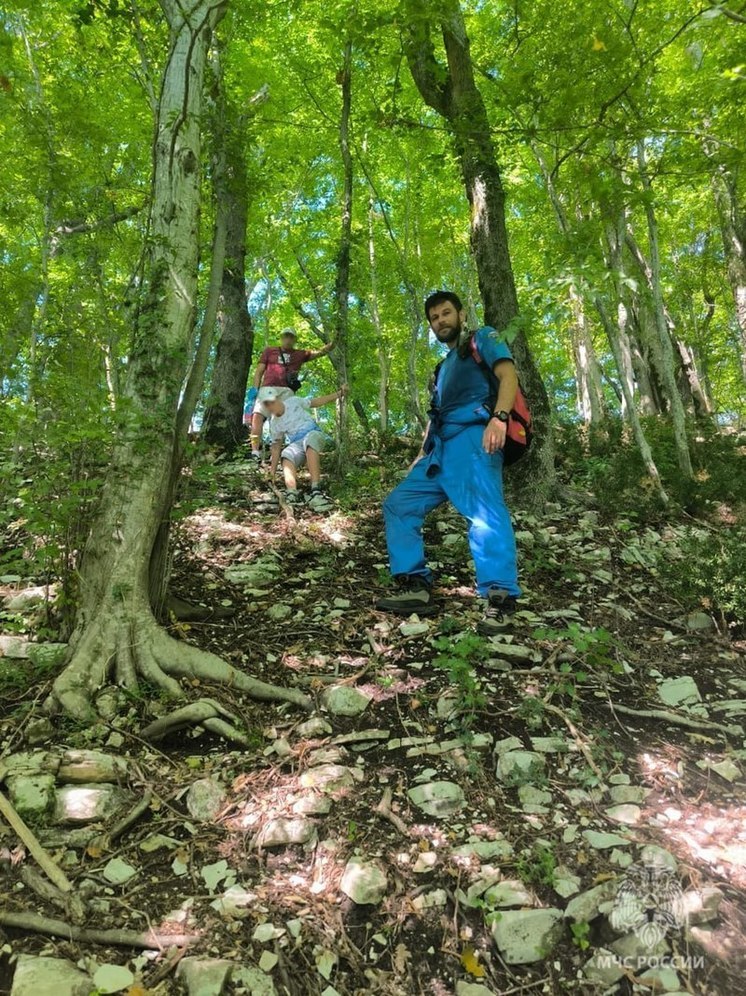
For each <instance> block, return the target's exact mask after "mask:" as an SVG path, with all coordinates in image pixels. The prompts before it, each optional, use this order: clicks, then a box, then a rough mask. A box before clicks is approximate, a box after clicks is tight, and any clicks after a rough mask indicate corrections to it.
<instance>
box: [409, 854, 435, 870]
mask: <svg viewBox="0 0 746 996" xmlns="http://www.w3.org/2000/svg"><path fill="white" fill-rule="evenodd" d="M437 863H438V855H437V853H436V852H435V851H420V853H419V854H418V855H417V860H416V861H415V863H414V866H413V868H412V871H413V872H414V874H415V875H423V874H425V873H426V872H429V871H432V870H433V868H434V867H435V866H436V865H437Z"/></svg>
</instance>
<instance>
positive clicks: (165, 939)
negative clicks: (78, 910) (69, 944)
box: [0, 911, 200, 951]
mask: <svg viewBox="0 0 746 996" xmlns="http://www.w3.org/2000/svg"><path fill="white" fill-rule="evenodd" d="M0 927H12V928H13V929H14V930H25V931H27V932H29V933H35V934H50V935H51V936H52V937H64V938H66V939H67V940H69V941H82V942H83V943H84V944H114V945H117V946H119V947H124V948H141V949H144V950H155V951H160V950H163V949H165V948H170V947H173V946H174V945H175V946H176V947H179V948H181V947H185V946H186V945H188V944H194V943H195V942H196V941H198V940H200V935H199V934H169V933H168V932H167V931H162V932H159V931H155V930H146V931H143V932H142V933H137V931H135V930H91V929H88V928H83V927H75V926H73V924H71V923H66V922H65V921H64V920H54V919H52V918H51V917H46V916H39V915H38V914H36V913H5V912H2V911H0Z"/></svg>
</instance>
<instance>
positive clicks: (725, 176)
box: [707, 144, 746, 382]
mask: <svg viewBox="0 0 746 996" xmlns="http://www.w3.org/2000/svg"><path fill="white" fill-rule="evenodd" d="M707 151H708V154H709V155H710V158H711V159H712V155H713V154H712V149H711V148H710V147H709V144H708V148H707ZM712 186H713V191H714V194H715V204H716V206H717V211H718V217H719V219H720V230H721V232H722V235H723V250H724V252H725V259H726V263H727V269H728V283H729V284H730V289H731V293H732V294H733V303H734V304H735V307H736V322H737V323H738V330H739V342H740V347H741V357H740V359H741V374H742V376H743V379H744V382H746V200H743V199H739V196H738V189H737V187H736V179H735V175H734V174H733V173H732V172H731V171H730V170H728V169H727V168H726V167H725V166H724V165H722V164H719V165H717V166H716V169H715V172H714V174H713V178H712Z"/></svg>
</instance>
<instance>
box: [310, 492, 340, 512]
mask: <svg viewBox="0 0 746 996" xmlns="http://www.w3.org/2000/svg"><path fill="white" fill-rule="evenodd" d="M306 504H307V505H308V507H309V508H310V509H311V511H312V512H328V511H329V510H330V509H331V508H333V507H334V503H333V501H332V500H331V498H330V497H329V495H328V494H327V493H326V492H325V491H322V489H321V488H311V493H310V495H309V496H308V497H307V498H306Z"/></svg>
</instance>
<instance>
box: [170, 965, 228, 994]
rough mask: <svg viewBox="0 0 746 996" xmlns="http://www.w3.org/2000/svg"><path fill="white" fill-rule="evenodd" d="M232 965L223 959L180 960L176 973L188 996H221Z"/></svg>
mask: <svg viewBox="0 0 746 996" xmlns="http://www.w3.org/2000/svg"><path fill="white" fill-rule="evenodd" d="M233 966H234V963H233V962H232V961H228V960H227V959H225V958H195V957H189V958H182V959H181V961H180V962H179V967H178V969H177V972H176V977H177V978H178V979H181V980H182V981H183V982H184V984H185V985H186V987H187V994H188V996H221V994H222V992H223V990H224V989H225V987H226V985H227V983H228V978H229V976H230V974H231V969H232V968H233Z"/></svg>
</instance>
